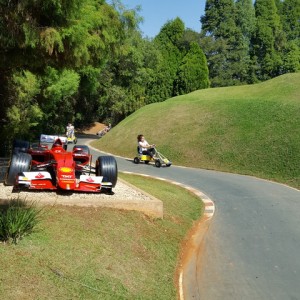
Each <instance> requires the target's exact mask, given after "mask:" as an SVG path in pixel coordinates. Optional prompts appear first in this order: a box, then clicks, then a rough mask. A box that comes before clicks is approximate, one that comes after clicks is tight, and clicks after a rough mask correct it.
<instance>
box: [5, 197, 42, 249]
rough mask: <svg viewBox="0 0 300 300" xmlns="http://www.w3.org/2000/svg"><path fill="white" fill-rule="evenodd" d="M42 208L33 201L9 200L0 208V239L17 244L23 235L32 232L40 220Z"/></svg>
mask: <svg viewBox="0 0 300 300" xmlns="http://www.w3.org/2000/svg"><path fill="white" fill-rule="evenodd" d="M41 212H42V209H38V208H36V207H35V205H34V203H33V202H30V203H28V202H25V201H22V200H20V199H14V200H11V201H9V202H7V203H5V204H4V205H2V207H1V208H0V240H2V241H4V242H9V243H14V244H17V243H18V241H19V240H20V239H22V238H23V237H24V236H26V235H28V234H30V233H32V232H33V231H34V229H35V227H36V225H37V224H38V223H39V222H40V217H41Z"/></svg>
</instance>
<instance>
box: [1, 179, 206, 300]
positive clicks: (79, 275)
mask: <svg viewBox="0 0 300 300" xmlns="http://www.w3.org/2000/svg"><path fill="white" fill-rule="evenodd" d="M120 176H121V177H122V178H123V179H126V180H127V181H128V182H130V183H132V184H134V185H136V186H138V187H140V188H143V189H145V190H147V192H149V193H151V194H152V195H154V196H156V197H157V198H159V199H161V200H162V201H163V202H164V212H165V213H164V219H163V220H160V219H150V218H148V217H146V216H144V215H142V214H141V213H138V212H130V211H121V210H112V209H102V208H101V209H100V208H75V207H62V206H57V207H53V208H51V209H50V210H49V211H48V213H47V214H46V217H45V219H44V220H43V221H42V223H41V226H42V228H43V229H42V230H40V231H39V232H36V233H33V234H32V235H30V236H27V237H26V239H24V240H22V241H21V242H20V243H19V244H18V245H9V246H8V245H4V244H0V257H1V259H0V262H1V271H0V297H1V299H11V300H13V299H176V288H175V270H176V265H177V263H178V256H179V253H180V246H181V243H182V241H183V239H184V237H185V236H186V234H187V231H188V230H189V229H190V228H191V226H192V224H193V221H194V220H196V219H198V218H199V216H200V214H201V212H202V210H203V207H202V202H201V201H200V200H199V198H197V197H195V196H194V195H193V194H191V193H189V192H187V191H185V190H184V189H182V188H180V187H176V186H173V185H170V184H168V183H165V182H161V181H157V180H153V179H149V178H142V177H138V176H133V175H124V174H123V175H122V174H121V175H120Z"/></svg>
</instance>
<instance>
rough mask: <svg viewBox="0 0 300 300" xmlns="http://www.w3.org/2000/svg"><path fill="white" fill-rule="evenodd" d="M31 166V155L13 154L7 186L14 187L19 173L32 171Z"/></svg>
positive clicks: (6, 180)
mask: <svg viewBox="0 0 300 300" xmlns="http://www.w3.org/2000/svg"><path fill="white" fill-rule="evenodd" d="M30 166H31V155H30V154H28V153H22V152H19V153H15V154H13V156H12V158H11V161H10V166H9V168H8V171H7V175H6V179H5V184H6V185H14V184H15V183H16V177H17V175H18V174H19V173H22V172H26V171H29V170H30Z"/></svg>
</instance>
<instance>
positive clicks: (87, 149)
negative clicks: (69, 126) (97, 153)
mask: <svg viewBox="0 0 300 300" xmlns="http://www.w3.org/2000/svg"><path fill="white" fill-rule="evenodd" d="M75 148H80V149H81V152H82V153H87V154H88V155H90V148H89V147H88V146H87V145H76V146H74V147H73V151H74V149H75Z"/></svg>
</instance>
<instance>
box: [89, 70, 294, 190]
mask: <svg viewBox="0 0 300 300" xmlns="http://www.w3.org/2000/svg"><path fill="white" fill-rule="evenodd" d="M299 82H300V73H295V74H287V75H283V76H280V77H277V78H275V79H272V80H269V81H266V82H264V83H260V84H255V85H246V86H238V87H226V88H214V89H206V90H199V91H196V92H193V93H190V94H188V95H184V96H179V97H175V98H171V99H169V100H167V101H165V102H163V103H155V104H151V105H148V106H146V107H143V108H141V109H140V110H138V111H136V112H135V113H133V114H132V115H130V116H129V117H128V118H126V119H125V120H123V121H122V122H121V123H119V124H118V125H117V126H116V127H115V128H113V129H112V130H111V132H110V133H109V134H107V135H106V136H105V137H104V138H102V139H100V140H98V141H95V142H93V144H92V145H94V146H95V147H97V148H98V149H101V150H104V151H108V152H111V153H114V154H118V155H122V156H126V157H132V158H133V157H134V156H135V155H136V136H137V135H138V134H140V133H143V134H144V135H145V136H146V139H147V140H148V141H149V142H151V143H155V144H157V147H158V149H159V150H160V151H161V152H162V153H164V154H165V155H166V156H167V157H168V158H169V159H170V160H172V162H173V163H175V164H179V165H184V166H190V167H198V168H205V169H214V170H220V171H228V172H235V173H240V174H248V175H255V176H258V177H262V178H267V179H271V180H276V181H279V182H283V183H287V184H289V185H291V186H294V187H296V188H300V169H299V161H300V139H299V136H300V102H299V95H300V85H299ZM141 124H143V126H142V127H141Z"/></svg>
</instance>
